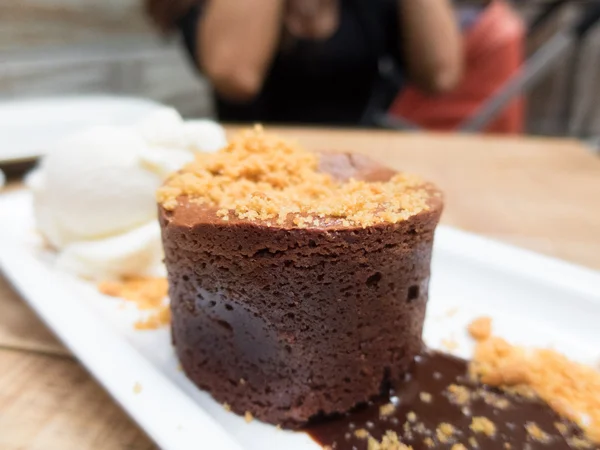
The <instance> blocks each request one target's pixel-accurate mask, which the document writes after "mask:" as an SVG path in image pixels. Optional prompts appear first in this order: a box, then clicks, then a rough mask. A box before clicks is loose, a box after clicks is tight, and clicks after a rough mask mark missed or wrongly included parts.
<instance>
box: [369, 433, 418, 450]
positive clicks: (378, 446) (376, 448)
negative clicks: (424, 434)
mask: <svg viewBox="0 0 600 450" xmlns="http://www.w3.org/2000/svg"><path fill="white" fill-rule="evenodd" d="M367 448H368V450H412V447H411V446H408V445H405V444H403V443H402V442H400V439H399V438H398V435H397V434H396V433H395V432H394V431H391V430H388V431H386V432H385V435H384V436H383V438H382V439H381V442H378V441H377V440H376V439H375V438H373V437H369V441H368V446H367Z"/></svg>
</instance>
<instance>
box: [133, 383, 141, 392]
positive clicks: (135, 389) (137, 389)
mask: <svg viewBox="0 0 600 450" xmlns="http://www.w3.org/2000/svg"><path fill="white" fill-rule="evenodd" d="M140 392H142V385H141V384H140V382H139V381H136V382H135V384H134V385H133V393H134V394H139V393H140Z"/></svg>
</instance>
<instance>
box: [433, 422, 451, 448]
mask: <svg viewBox="0 0 600 450" xmlns="http://www.w3.org/2000/svg"><path fill="white" fill-rule="evenodd" d="M454 431H455V429H454V427H453V426H452V425H450V424H449V423H445V422H443V423H441V424H439V425H438V427H437V428H436V430H435V435H436V436H437V438H438V441H440V442H441V443H442V444H446V443H448V442H449V441H450V438H452V435H453V434H454Z"/></svg>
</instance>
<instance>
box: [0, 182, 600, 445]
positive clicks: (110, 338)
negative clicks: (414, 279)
mask: <svg viewBox="0 0 600 450" xmlns="http://www.w3.org/2000/svg"><path fill="white" fill-rule="evenodd" d="M599 238H600V237H599ZM0 267H1V268H2V270H3V271H4V274H5V275H6V276H7V277H8V279H9V280H10V281H11V282H12V283H13V285H14V286H15V287H16V288H17V290H18V291H19V292H20V293H21V295H22V296H23V298H24V299H25V300H26V301H27V302H28V303H29V304H30V305H31V307H32V308H33V309H34V310H35V311H36V312H37V313H38V314H39V315H40V317H42V319H43V320H44V321H45V322H46V324H47V325H48V326H49V327H51V328H52V329H53V330H54V332H55V333H56V334H57V335H58V337H59V338H60V339H61V340H62V341H63V342H64V343H65V344H66V345H67V346H68V347H69V348H70V349H71V350H72V351H73V353H74V354H75V355H77V357H78V358H79V360H81V362H82V363H83V364H84V365H85V366H86V367H87V368H88V369H89V370H90V372H91V373H92V374H93V375H94V376H95V377H96V378H97V379H98V381H99V382H100V383H101V384H102V385H103V386H104V387H105V388H106V389H107V390H108V391H109V392H110V393H111V395H112V396H113V397H114V398H115V399H116V400H117V401H118V402H119V403H120V404H121V406H122V407H123V408H124V409H125V410H126V411H127V412H128V413H129V414H130V415H131V416H132V417H133V418H134V419H135V420H136V421H137V422H138V424H139V425H140V426H141V427H142V428H143V429H144V430H145V431H146V432H147V433H148V435H150V436H151V437H152V438H153V439H154V440H155V441H156V443H157V444H158V445H159V446H160V447H161V448H164V449H174V450H175V449H198V448H207V449H211V450H215V449H232V450H233V449H242V448H243V449H256V450H259V449H260V450H263V449H265V448H285V449H289V450H303V449H318V448H319V446H318V445H317V444H315V443H314V442H313V441H312V440H311V439H310V438H309V437H308V436H307V435H305V434H303V433H300V432H296V433H294V432H288V431H281V430H278V429H276V428H275V427H272V426H269V425H265V424H262V423H260V422H258V421H253V422H252V423H249V424H248V423H246V422H245V421H244V419H243V418H240V417H238V416H236V415H234V414H232V413H228V412H226V411H225V410H224V409H223V408H222V406H221V405H219V404H217V403H216V402H215V401H214V400H212V399H211V397H210V396H209V395H208V394H207V393H205V392H202V391H200V390H198V389H197V388H196V387H195V386H193V385H192V384H191V383H190V382H189V381H188V380H187V379H186V378H185V376H184V375H183V373H182V372H181V371H180V370H179V369H178V362H177V360H176V358H175V354H174V352H173V349H172V347H171V341H170V336H169V331H168V329H166V328H165V329H161V330H153V331H136V330H134V328H133V323H134V321H135V320H136V319H137V318H138V314H139V313H138V312H137V311H136V310H135V309H133V308H132V307H131V308H130V307H125V308H123V302H122V301H120V300H118V299H112V298H108V297H105V296H103V295H101V294H99V293H98V292H97V291H96V289H95V287H94V286H93V285H91V284H89V283H87V282H84V281H82V280H80V279H77V278H75V277H72V276H70V275H67V274H65V273H61V272H58V271H57V270H55V269H53V267H52V254H51V253H49V252H48V251H46V250H44V249H43V247H42V245H41V241H40V238H39V236H38V235H37V234H36V232H35V230H34V223H33V214H32V208H31V196H30V194H29V193H28V192H26V191H19V192H14V193H11V194H6V195H3V196H0ZM483 314H487V315H491V316H492V317H493V318H494V328H495V331H496V333H497V334H499V335H501V336H504V337H505V338H507V339H509V340H510V341H512V342H515V343H520V344H525V345H533V346H544V347H553V348H556V349H557V350H560V351H562V352H564V353H566V354H567V355H569V356H570V357H571V358H573V359H576V360H579V361H581V362H584V363H588V364H596V363H597V362H598V358H599V356H600V354H599V352H600V331H599V328H598V324H599V323H600V274H598V273H597V272H594V271H591V270H588V269H584V268H580V267H577V266H574V265H571V264H567V263H564V262H561V261H557V260H554V259H551V258H547V257H544V256H540V255H536V254H534V253H531V252H528V251H525V250H520V249H516V248H512V247H509V246H506V245H503V244H499V243H496V242H492V241H489V240H487V239H484V238H480V237H477V236H474V235H470V234H468V233H464V232H460V231H457V230H454V229H450V228H447V227H443V226H442V227H439V229H438V232H437V235H436V241H435V251H434V258H433V275H432V280H431V289H430V302H429V306H428V313H427V320H426V325H425V340H426V342H427V343H428V344H429V345H430V346H432V347H436V348H442V347H441V343H442V341H443V340H444V339H448V340H453V341H455V342H457V343H458V348H457V349H456V350H455V351H454V353H456V354H458V355H461V356H464V357H468V356H469V354H470V352H471V350H472V344H471V343H470V342H469V339H468V337H467V335H466V333H465V327H466V325H467V324H468V322H469V321H470V320H471V319H473V318H475V317H477V316H480V315H483ZM137 383H139V385H140V386H141V387H142V390H141V392H138V393H135V392H134V386H135V385H136V384H137Z"/></svg>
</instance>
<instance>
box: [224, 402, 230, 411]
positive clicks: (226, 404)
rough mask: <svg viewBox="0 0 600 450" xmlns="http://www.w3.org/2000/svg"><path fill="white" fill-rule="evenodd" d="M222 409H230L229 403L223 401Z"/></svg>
mask: <svg viewBox="0 0 600 450" xmlns="http://www.w3.org/2000/svg"><path fill="white" fill-rule="evenodd" d="M223 409H224V410H225V411H227V412H229V411H231V406H230V405H229V403H223Z"/></svg>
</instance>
